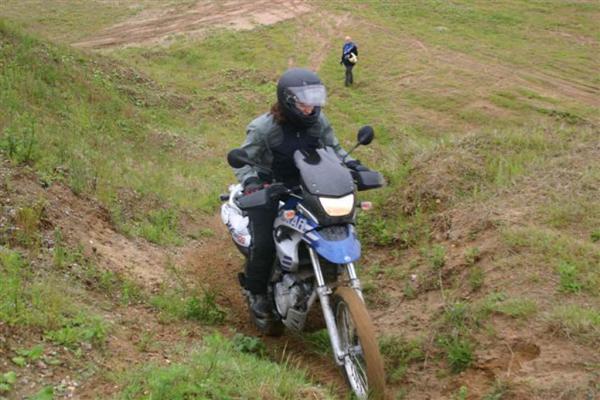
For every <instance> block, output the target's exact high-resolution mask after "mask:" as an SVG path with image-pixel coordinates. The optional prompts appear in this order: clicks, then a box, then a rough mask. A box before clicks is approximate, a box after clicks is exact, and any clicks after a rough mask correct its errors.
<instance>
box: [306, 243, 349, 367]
mask: <svg viewBox="0 0 600 400" xmlns="http://www.w3.org/2000/svg"><path fill="white" fill-rule="evenodd" d="M308 252H309V254H310V260H311V262H312V265H313V269H314V271H315V278H316V279H317V294H318V295H319V301H320V302H321V307H322V308H323V317H324V318H325V324H326V325H327V332H328V333H329V340H330V341H331V347H332V349H333V354H334V355H335V357H334V358H335V362H336V363H337V364H338V365H343V364H344V361H343V360H344V357H345V354H343V353H342V350H341V348H340V336H339V333H338V329H337V325H336V324H335V317H334V315H333V312H332V311H331V304H330V302H329V296H330V295H331V289H329V287H328V286H327V285H325V279H323V272H322V271H321V264H320V263H319V257H318V256H317V253H316V252H315V250H314V249H313V248H311V247H308Z"/></svg>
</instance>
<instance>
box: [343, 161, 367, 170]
mask: <svg viewBox="0 0 600 400" xmlns="http://www.w3.org/2000/svg"><path fill="white" fill-rule="evenodd" d="M346 167H348V168H350V169H351V170H353V171H357V172H360V171H370V169H369V168H367V167H365V166H364V165H362V164H361V163H360V161H359V160H350V161H346Z"/></svg>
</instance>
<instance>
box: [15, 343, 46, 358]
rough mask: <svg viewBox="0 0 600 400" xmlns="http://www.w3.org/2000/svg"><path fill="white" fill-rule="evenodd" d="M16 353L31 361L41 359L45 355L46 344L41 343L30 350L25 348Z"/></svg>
mask: <svg viewBox="0 0 600 400" xmlns="http://www.w3.org/2000/svg"><path fill="white" fill-rule="evenodd" d="M16 353H17V354H18V355H19V356H21V357H24V358H26V359H27V360H29V361H36V360H39V359H40V358H41V357H42V356H43V355H44V346H43V345H41V344H39V345H37V346H34V347H32V348H31V349H28V350H25V349H21V350H17V351H16Z"/></svg>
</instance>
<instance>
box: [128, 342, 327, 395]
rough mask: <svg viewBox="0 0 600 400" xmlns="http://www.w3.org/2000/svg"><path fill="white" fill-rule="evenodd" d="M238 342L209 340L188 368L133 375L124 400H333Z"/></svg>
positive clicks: (180, 365)
mask: <svg viewBox="0 0 600 400" xmlns="http://www.w3.org/2000/svg"><path fill="white" fill-rule="evenodd" d="M237 342H238V345H236V344H235V341H234V342H232V341H229V340H227V339H225V338H223V337H222V336H219V335H213V336H207V337H205V338H204V341H203V345H202V346H201V347H200V348H199V349H198V350H197V351H195V352H194V353H193V354H191V355H190V356H189V357H186V359H185V360H184V361H183V362H180V363H176V364H173V365H171V366H169V367H160V366H155V365H149V366H147V367H145V368H144V369H142V370H141V371H137V372H135V373H132V374H130V375H129V376H128V377H127V378H126V379H125V389H124V390H123V392H122V394H121V396H120V398H121V399H137V398H145V399H167V398H168V399H173V400H178V399H188V398H240V397H243V398H277V399H300V398H306V397H312V398H316V399H330V398H333V396H332V395H331V394H329V393H328V392H327V391H326V390H325V389H323V388H320V387H317V386H315V385H314V384H311V383H310V382H309V381H308V379H307V378H306V375H305V374H304V373H303V372H301V371H297V370H293V369H291V368H288V367H287V366H286V365H285V364H283V365H280V364H275V363H272V362H270V361H267V360H265V359H263V358H260V357H256V356H255V355H253V354H248V353H245V352H240V351H239V340H238V341H237ZM232 382H236V384H235V385H232V384H231V383H232Z"/></svg>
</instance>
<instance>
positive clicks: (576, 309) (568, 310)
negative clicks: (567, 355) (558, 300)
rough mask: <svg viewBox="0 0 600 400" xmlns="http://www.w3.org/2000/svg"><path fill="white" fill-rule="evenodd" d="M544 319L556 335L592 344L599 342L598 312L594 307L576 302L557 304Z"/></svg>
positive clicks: (599, 314)
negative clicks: (586, 306) (587, 306)
mask: <svg viewBox="0 0 600 400" xmlns="http://www.w3.org/2000/svg"><path fill="white" fill-rule="evenodd" d="M545 319H546V322H547V324H548V326H549V327H550V329H552V330H553V331H554V332H556V333H557V334H558V335H561V336H564V337H566V338H569V339H573V340H575V341H578V342H581V343H584V344H591V345H592V346H593V345H596V346H597V345H599V344H600V313H599V312H598V311H597V310H595V309H590V308H585V307H581V306H579V305H576V304H567V305H559V306H556V307H554V308H553V309H552V310H551V311H550V312H549V313H548V314H547V315H546V318H545Z"/></svg>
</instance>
